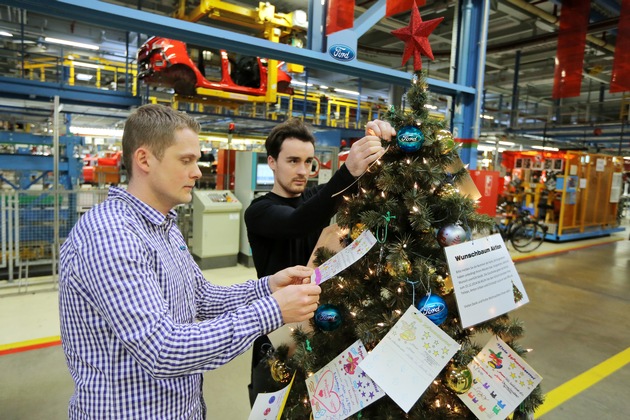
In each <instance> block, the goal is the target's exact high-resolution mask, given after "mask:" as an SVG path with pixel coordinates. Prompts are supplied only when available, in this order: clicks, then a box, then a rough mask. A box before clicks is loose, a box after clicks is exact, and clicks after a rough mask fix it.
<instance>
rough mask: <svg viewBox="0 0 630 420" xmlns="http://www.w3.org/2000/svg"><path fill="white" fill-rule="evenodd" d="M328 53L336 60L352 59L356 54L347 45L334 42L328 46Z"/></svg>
mask: <svg viewBox="0 0 630 420" xmlns="http://www.w3.org/2000/svg"><path fill="white" fill-rule="evenodd" d="M328 54H330V56H331V57H332V58H334V59H335V60H338V61H352V60H354V57H356V54H355V53H354V51H353V50H352V48H350V47H348V46H347V45H342V44H335V45H332V46H331V47H330V48H328Z"/></svg>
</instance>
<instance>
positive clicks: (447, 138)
mask: <svg viewBox="0 0 630 420" xmlns="http://www.w3.org/2000/svg"><path fill="white" fill-rule="evenodd" d="M435 137H436V138H437V139H438V141H439V142H440V143H442V144H443V146H444V153H448V152H450V151H451V150H453V148H454V147H455V140H454V139H453V134H451V132H450V131H448V130H444V129H442V130H438V132H437V133H436V135H435Z"/></svg>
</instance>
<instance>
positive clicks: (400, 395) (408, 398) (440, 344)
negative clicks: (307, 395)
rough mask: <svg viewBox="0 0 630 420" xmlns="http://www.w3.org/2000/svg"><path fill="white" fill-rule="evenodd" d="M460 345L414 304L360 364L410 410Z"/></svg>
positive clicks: (391, 396) (392, 397) (395, 399)
mask: <svg viewBox="0 0 630 420" xmlns="http://www.w3.org/2000/svg"><path fill="white" fill-rule="evenodd" d="M459 347H460V346H459V343H457V342H456V341H455V340H453V339H452V338H451V337H450V336H449V335H448V334H446V333H445V332H444V331H442V330H441V329H440V327H438V326H437V325H435V324H434V323H433V322H432V321H431V320H429V318H427V317H426V316H425V315H423V314H422V313H421V312H420V311H419V310H418V309H417V308H416V307H414V306H410V307H409V309H407V311H406V312H405V313H404V315H403V316H402V317H401V318H400V319H399V320H398V322H397V323H396V324H395V325H394V326H393V327H392V329H391V330H390V331H389V332H388V333H387V335H386V336H385V337H384V338H383V339H382V340H381V342H380V343H378V345H377V346H376V347H374V349H373V350H372V351H371V352H370V354H369V355H368V356H367V357H366V358H365V360H363V362H361V363H360V365H359V367H360V368H362V369H363V370H364V371H365V372H366V373H367V374H368V375H369V376H370V378H372V379H373V380H374V382H376V384H377V385H378V386H380V387H381V388H382V389H383V390H384V391H385V392H386V393H387V395H389V397H390V398H391V399H392V400H394V402H395V403H396V404H398V406H399V407H400V408H402V409H403V410H404V411H405V412H407V413H408V412H409V410H411V407H413V405H414V404H415V403H416V401H418V399H419V398H420V396H421V395H422V394H423V393H424V391H425V390H426V389H427V388H428V387H429V385H431V382H433V380H434V379H435V378H436V377H437V376H438V375H439V373H440V371H441V370H442V369H443V368H444V366H446V364H447V363H448V362H449V360H450V359H451V357H453V355H454V354H455V352H457V350H458V349H459Z"/></svg>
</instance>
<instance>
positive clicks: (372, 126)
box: [365, 120, 396, 141]
mask: <svg viewBox="0 0 630 420" xmlns="http://www.w3.org/2000/svg"><path fill="white" fill-rule="evenodd" d="M365 135H366V136H376V137H380V138H382V139H383V140H387V141H390V140H391V139H392V137H394V136H395V135H396V130H394V127H392V126H391V125H390V124H389V123H388V122H387V121H381V120H374V121H370V122H369V123H367V124H366V125H365Z"/></svg>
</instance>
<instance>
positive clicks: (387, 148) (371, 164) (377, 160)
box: [331, 138, 389, 197]
mask: <svg viewBox="0 0 630 420" xmlns="http://www.w3.org/2000/svg"><path fill="white" fill-rule="evenodd" d="M381 141H385V140H384V139H382V138H381ZM388 150H389V145H388V146H387V147H386V148H385V151H384V152H383V154H382V155H381V157H383V156H385V153H387V151H388ZM380 160H381V158H378V159H376V160H375V161H374V162H372V163H370V166H368V167H367V168H366V169H365V171H363V173H362V174H361V175H359V176H358V177H357V179H355V180H354V181H353V182H352V184H350V185H348V186H347V187H346V188H344V189H343V190H341V191H338V192H336V193H334V194H333V195H331V197H337V196H338V195H339V194H343V193H344V192H346V190H348V188H350V187H352V186H353V185H354V184H356V183H357V182H359V179H361V177H362V176H363V175H365V173H366V172H367V171H369V170H370V168H371V167H372V166H374V165H375V164H377V163H378V162H380Z"/></svg>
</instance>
